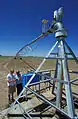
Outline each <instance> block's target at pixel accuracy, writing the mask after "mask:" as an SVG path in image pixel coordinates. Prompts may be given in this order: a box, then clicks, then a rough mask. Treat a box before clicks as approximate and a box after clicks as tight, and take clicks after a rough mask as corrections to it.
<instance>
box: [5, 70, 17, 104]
mask: <svg viewBox="0 0 78 119" xmlns="http://www.w3.org/2000/svg"><path fill="white" fill-rule="evenodd" d="M7 85H8V100H9V103H11V101H14V92H16V78H15V75H14V70H10V72H9V74H8V75H7Z"/></svg>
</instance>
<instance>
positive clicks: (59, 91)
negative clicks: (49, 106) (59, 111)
mask: <svg viewBox="0 0 78 119" xmlns="http://www.w3.org/2000/svg"><path fill="white" fill-rule="evenodd" d="M58 57H62V50H61V42H59V44H58ZM57 62H58V66H57V79H58V84H57V95H56V106H57V107H58V108H61V99H62V84H61V83H60V82H59V81H60V80H62V61H61V59H58V61H57Z"/></svg>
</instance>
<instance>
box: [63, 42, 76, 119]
mask: <svg viewBox="0 0 78 119" xmlns="http://www.w3.org/2000/svg"><path fill="white" fill-rule="evenodd" d="M61 49H62V56H63V58H64V59H63V60H62V65H63V75H64V81H67V82H68V84H65V92H66V101H67V110H68V115H69V116H70V117H71V118H74V117H75V109H74V103H73V97H72V89H71V84H70V77H69V72H68V65H67V57H66V55H65V47H64V41H63V40H61Z"/></svg>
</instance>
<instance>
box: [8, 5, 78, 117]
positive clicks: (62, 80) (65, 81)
mask: <svg viewBox="0 0 78 119" xmlns="http://www.w3.org/2000/svg"><path fill="white" fill-rule="evenodd" d="M63 15H64V10H63V8H62V7H61V8H59V9H58V10H56V11H54V18H53V21H52V24H51V25H50V27H49V28H47V24H48V21H47V20H42V34H41V35H40V36H38V37H37V38H36V39H35V40H33V41H32V42H30V43H28V44H26V45H25V46H24V47H22V48H21V49H20V50H19V51H18V52H17V54H16V58H18V57H19V56H21V55H23V54H24V53H25V52H26V50H27V49H28V50H30V51H31V50H32V48H31V45H32V44H34V43H35V42H36V41H38V40H40V39H41V38H44V37H47V36H48V35H49V34H53V33H54V34H55V38H56V43H55V44H54V45H53V46H52V48H51V49H50V51H49V52H48V54H47V55H46V57H45V58H44V59H43V61H42V62H41V64H40V65H39V66H38V68H37V69H34V68H33V75H32V76H31V78H30V79H29V81H28V82H27V83H26V85H25V86H24V88H23V90H22V92H21V93H20V94H19V96H18V97H17V98H16V99H15V101H14V103H13V104H12V105H11V106H10V108H9V110H8V112H7V113H8V116H9V117H13V116H16V113H14V114H13V113H11V110H12V108H13V107H14V106H16V105H19V107H20V108H21V109H22V111H23V113H22V114H19V115H20V116H21V115H22V118H26V119H27V118H29V119H32V118H34V117H36V118H37V117H38V118H39V117H40V118H43V115H42V114H41V113H40V114H36V112H35V113H34V111H33V110H34V108H32V110H26V109H24V107H23V106H22V103H20V102H19V98H20V97H21V96H23V93H24V92H25V91H26V90H28V91H30V92H31V94H34V95H35V96H36V97H37V98H39V100H41V101H42V102H44V103H45V104H48V106H49V107H47V109H46V111H47V110H48V109H49V108H52V107H54V108H55V109H56V110H57V111H58V112H60V114H63V116H65V118H70V119H78V117H77V114H76V110H75V104H77V106H78V102H75V100H76V99H77V98H75V97H73V94H74V93H73V92H72V88H71V85H73V83H74V82H76V81H78V79H75V80H70V75H69V71H68V62H67V60H68V59H69V57H68V55H69V56H72V57H73V59H74V60H75V61H76V63H77V65H78V59H77V58H76V56H75V54H74V53H73V51H72V49H71V48H70V46H69V45H68V44H67V42H66V41H65V38H66V37H67V31H66V29H65V28H64V25H63V21H62V17H63ZM56 46H57V48H58V51H57V53H55V54H54V53H53V50H54V49H55V47H56ZM52 53H53V56H54V57H51V55H52ZM47 59H55V60H56V69H55V77H54V78H52V77H51V76H47V75H44V74H43V73H42V72H40V69H41V67H42V66H43V64H44V63H45V62H46V60H47ZM30 67H31V66H30ZM37 74H38V75H40V76H41V77H42V76H44V77H46V79H45V80H40V81H39V82H34V83H31V81H32V80H33V79H34V77H35V76H36V75H37ZM45 82H49V84H50V85H49V86H50V87H49V88H51V87H52V93H53V94H54V93H55V101H53V102H52V100H49V99H47V98H46V97H45V96H43V95H42V94H41V93H38V92H37V91H35V90H33V89H32V88H31V86H34V85H37V84H39V86H40V84H42V83H45ZM56 82H57V83H56ZM75 84H76V83H75ZM39 91H41V90H40V88H39ZM63 95H64V97H65V98H64V97H63ZM76 95H77V96H78V94H76ZM26 96H27V95H26ZM63 99H64V101H65V103H64V104H63V103H62V101H63ZM16 103H17V104H16ZM26 103H27V102H26ZM15 111H17V109H16V110H15ZM43 111H44V110H43Z"/></svg>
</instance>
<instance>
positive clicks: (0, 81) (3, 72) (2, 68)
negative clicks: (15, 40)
mask: <svg viewBox="0 0 78 119" xmlns="http://www.w3.org/2000/svg"><path fill="white" fill-rule="evenodd" d="M41 61H42V58H38V57H36V58H35V59H34V58H31V57H29V58H28V59H27V60H26V59H24V60H22V59H14V58H13V57H2V56H1V57H0V111H1V110H3V109H4V108H7V107H8V91H7V74H8V72H9V70H10V69H14V70H15V71H16V70H20V71H21V73H26V72H27V71H28V70H31V69H33V70H34V69H36V68H37V67H38V65H39V64H40V62H41ZM27 63H28V64H30V66H29V65H28V64H27ZM69 67H70V72H71V70H73V71H76V72H77V71H78V65H77V64H76V63H74V61H69ZM42 69H55V61H51V60H49V61H47V62H46V63H45V64H44V66H43V67H42ZM76 77H78V74H76V75H75V74H73V75H71V79H73V78H76ZM77 89H78V87H76V88H75V87H74V90H77ZM15 95H16V94H15Z"/></svg>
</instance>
